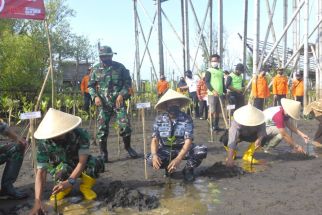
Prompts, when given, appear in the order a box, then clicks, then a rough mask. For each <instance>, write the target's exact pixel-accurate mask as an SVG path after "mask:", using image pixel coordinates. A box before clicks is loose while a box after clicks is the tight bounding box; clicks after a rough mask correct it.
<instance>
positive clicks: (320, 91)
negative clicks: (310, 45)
mask: <svg viewBox="0 0 322 215" xmlns="http://www.w3.org/2000/svg"><path fill="white" fill-rule="evenodd" d="M318 10H319V14H318V17H319V20H320V19H321V17H322V0H319V1H318ZM318 43H319V44H318V59H319V64H320V68H322V24H319V28H318ZM317 74H318V75H317V76H316V78H317V79H316V80H315V82H316V83H317V84H316V97H317V99H321V98H322V83H321V82H322V72H321V70H319V69H318V72H317Z"/></svg>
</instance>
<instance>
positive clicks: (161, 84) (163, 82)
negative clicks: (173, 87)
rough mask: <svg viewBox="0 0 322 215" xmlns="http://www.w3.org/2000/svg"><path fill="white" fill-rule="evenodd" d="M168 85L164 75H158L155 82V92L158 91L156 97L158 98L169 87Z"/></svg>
mask: <svg viewBox="0 0 322 215" xmlns="http://www.w3.org/2000/svg"><path fill="white" fill-rule="evenodd" d="M169 87H170V85H169V83H168V82H167V81H166V80H165V76H164V75H160V80H159V81H158V83H157V92H158V98H160V97H161V96H162V95H163V94H164V93H165V92H166V91H167V89H169Z"/></svg>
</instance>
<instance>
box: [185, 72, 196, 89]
mask: <svg viewBox="0 0 322 215" xmlns="http://www.w3.org/2000/svg"><path fill="white" fill-rule="evenodd" d="M186 83H187V85H188V87H189V93H192V92H196V91H197V79H196V78H195V77H193V76H192V78H188V77H186Z"/></svg>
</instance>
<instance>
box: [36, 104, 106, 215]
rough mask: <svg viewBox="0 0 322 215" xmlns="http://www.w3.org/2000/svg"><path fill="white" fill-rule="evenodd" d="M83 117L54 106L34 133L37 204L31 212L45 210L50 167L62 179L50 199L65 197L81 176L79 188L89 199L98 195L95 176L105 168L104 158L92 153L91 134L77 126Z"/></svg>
mask: <svg viewBox="0 0 322 215" xmlns="http://www.w3.org/2000/svg"><path fill="white" fill-rule="evenodd" d="M81 121H82V120H81V118H79V117H78V116H74V115H71V114H67V113H64V112H61V111H58V110H55V109H52V108H50V109H49V110H48V112H47V113H46V115H45V117H44V118H43V120H42V121H41V123H40V124H39V127H38V128H37V130H36V132H35V134H34V137H35V138H36V139H37V173H36V181H35V204H34V207H33V209H32V211H31V213H30V214H38V213H41V212H45V208H44V207H43V205H42V202H41V199H42V192H43V190H44V185H45V184H46V174H47V171H48V172H49V173H50V174H51V175H53V176H54V179H55V180H56V182H58V183H57V184H56V185H55V186H54V188H53V192H52V195H51V196H50V200H55V198H56V199H57V200H61V199H63V198H64V197H65V196H66V195H68V194H69V193H70V192H71V190H72V187H73V185H75V183H76V180H77V178H78V177H81V180H82V182H81V184H80V186H79V190H80V191H81V193H82V194H83V195H84V198H85V199H86V200H93V199H95V198H96V193H95V192H94V191H93V190H92V187H93V186H94V184H95V181H96V180H95V178H97V177H98V174H99V173H100V172H104V161H103V159H101V158H96V157H93V156H91V155H90V154H89V145H90V144H89V134H88V133H87V131H85V130H83V129H81V128H77V127H78V125H79V124H80V123H81Z"/></svg>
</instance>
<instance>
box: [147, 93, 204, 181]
mask: <svg viewBox="0 0 322 215" xmlns="http://www.w3.org/2000/svg"><path fill="white" fill-rule="evenodd" d="M189 103H190V99H189V98H188V97H186V96H184V95H182V94H180V93H177V92H175V91H174V90H171V89H169V90H168V91H167V92H166V93H165V94H164V95H163V96H162V97H161V99H160V100H159V101H158V103H157V104H156V105H155V109H157V110H160V111H166V112H164V113H162V114H161V115H159V116H157V117H156V119H155V122H154V124H153V134H152V141H151V153H150V154H148V155H147V162H148V164H149V165H150V166H153V168H154V169H165V170H166V176H168V173H172V172H174V171H175V170H176V169H177V167H178V166H179V164H180V163H181V161H182V160H187V163H186V165H185V167H184V169H183V175H184V179H185V180H186V181H187V182H192V181H193V180H194V179H195V176H194V173H193V170H194V168H196V167H198V166H199V165H200V164H201V161H202V159H204V158H206V157H207V147H206V146H204V145H195V144H193V143H192V140H193V121H192V118H191V117H190V116H188V115H187V114H185V113H184V112H182V111H181V110H180V108H182V107H184V106H186V105H188V104H189Z"/></svg>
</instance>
